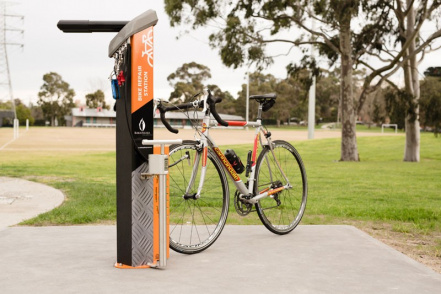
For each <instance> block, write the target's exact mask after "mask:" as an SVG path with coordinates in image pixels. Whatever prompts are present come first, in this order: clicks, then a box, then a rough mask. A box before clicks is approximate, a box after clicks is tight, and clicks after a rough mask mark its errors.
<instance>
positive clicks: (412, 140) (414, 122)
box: [403, 0, 420, 162]
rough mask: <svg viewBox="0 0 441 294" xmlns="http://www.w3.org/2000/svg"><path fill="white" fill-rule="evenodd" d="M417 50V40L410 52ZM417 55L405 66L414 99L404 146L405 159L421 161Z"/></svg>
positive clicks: (411, 17)
mask: <svg viewBox="0 0 441 294" xmlns="http://www.w3.org/2000/svg"><path fill="white" fill-rule="evenodd" d="M407 5H408V7H409V5H413V1H412V0H407ZM414 26H415V9H414V8H411V9H410V11H409V14H408V16H407V32H406V33H407V36H410V35H412V34H413V32H414ZM414 51H415V40H413V41H412V43H411V44H410V46H409V49H408V54H409V55H410V54H412V53H413V52H414ZM416 59H417V57H416V55H413V56H412V57H411V58H410V60H409V62H408V63H407V64H406V65H405V66H404V77H405V87H406V91H407V92H408V93H409V94H411V96H412V99H411V100H410V101H408V109H407V114H406V119H405V128H406V146H405V148H404V159H403V160H404V161H411V162H418V161H420V121H419V106H418V101H419V99H420V80H419V78H418V67H417V66H418V64H417V60H416Z"/></svg>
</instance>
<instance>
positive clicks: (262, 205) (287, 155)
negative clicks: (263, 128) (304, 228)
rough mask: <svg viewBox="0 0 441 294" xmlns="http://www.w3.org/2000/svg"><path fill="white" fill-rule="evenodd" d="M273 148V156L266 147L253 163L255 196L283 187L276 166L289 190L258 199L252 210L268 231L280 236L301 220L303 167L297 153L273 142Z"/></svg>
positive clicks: (304, 186) (304, 188) (304, 189)
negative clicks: (289, 186) (254, 166)
mask: <svg viewBox="0 0 441 294" xmlns="http://www.w3.org/2000/svg"><path fill="white" fill-rule="evenodd" d="M273 146H274V150H273V151H274V156H273V154H272V152H271V150H270V149H269V148H268V147H267V148H265V149H263V150H262V152H261V153H260V155H259V158H258V159H257V163H256V189H255V193H256V194H260V193H264V192H266V191H268V192H270V191H271V190H274V189H277V188H280V187H283V186H285V185H286V184H287V181H286V179H285V177H284V176H283V175H282V173H281V171H280V169H279V167H278V165H277V162H278V163H279V164H280V167H281V169H282V171H283V172H284V173H285V175H286V177H287V178H288V181H289V184H290V185H291V186H292V187H291V188H288V189H283V190H282V191H280V192H277V193H274V194H273V195H271V196H269V197H267V198H263V199H261V200H260V201H259V202H258V203H256V210H257V214H258V215H259V218H260V220H261V221H262V223H263V224H264V225H265V227H266V228H267V229H268V230H270V231H271V232H273V233H275V234H279V235H284V234H287V233H289V232H291V231H292V230H294V229H295V227H296V226H297V225H298V224H299V223H300V220H301V219H302V216H303V213H304V212H305V208H306V198H307V194H308V186H307V180H306V171H305V167H304V166H303V162H302V159H301V158H300V155H299V153H298V152H297V150H296V149H295V148H294V147H293V146H292V145H291V144H289V143H288V142H285V141H280V140H277V141H274V142H273Z"/></svg>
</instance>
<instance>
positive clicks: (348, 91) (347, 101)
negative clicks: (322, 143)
mask: <svg viewBox="0 0 441 294" xmlns="http://www.w3.org/2000/svg"><path fill="white" fill-rule="evenodd" d="M348 16H349V17H344V19H342V21H341V23H340V51H341V90H340V92H341V124H342V130H341V132H342V133H341V158H340V161H359V157H358V148H357V137H356V133H355V119H356V117H355V107H354V97H353V90H352V46H351V18H350V14H349V13H348Z"/></svg>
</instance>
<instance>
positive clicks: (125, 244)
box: [109, 11, 168, 268]
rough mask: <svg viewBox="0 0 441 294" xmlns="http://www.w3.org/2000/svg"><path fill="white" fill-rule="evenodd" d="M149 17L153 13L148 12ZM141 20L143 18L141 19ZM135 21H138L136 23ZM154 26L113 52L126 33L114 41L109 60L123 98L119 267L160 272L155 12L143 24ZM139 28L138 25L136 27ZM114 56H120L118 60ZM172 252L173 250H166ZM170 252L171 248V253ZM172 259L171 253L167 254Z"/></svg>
mask: <svg viewBox="0 0 441 294" xmlns="http://www.w3.org/2000/svg"><path fill="white" fill-rule="evenodd" d="M149 12H150V13H149ZM141 16H142V15H141ZM135 20H136V19H135ZM141 21H142V22H143V25H144V23H147V24H149V26H148V27H147V28H145V29H143V30H142V31H139V32H136V33H135V34H133V35H131V36H130V37H129V38H128V39H127V40H128V41H125V42H123V43H122V44H121V46H119V47H118V50H117V51H116V52H112V51H113V49H111V48H112V46H116V44H118V42H119V40H120V39H123V40H124V39H126V37H127V36H124V35H123V36H122V38H120V34H124V32H123V31H124V29H125V28H126V27H128V26H129V25H130V24H131V23H128V24H127V25H126V26H125V27H124V28H123V29H122V30H121V31H120V33H118V35H117V36H116V37H115V38H114V39H113V40H112V42H114V45H112V42H111V43H110V47H109V51H110V52H109V55H110V54H111V55H112V56H114V57H116V60H117V62H116V68H117V73H116V74H117V76H118V82H119V85H120V99H119V100H117V102H116V113H117V115H116V194H117V262H116V265H115V266H116V267H119V268H139V267H156V266H157V264H158V260H159V245H158V242H159V241H158V239H159V218H158V215H157V207H158V199H157V198H158V196H157V195H156V194H155V193H154V191H157V190H158V188H157V185H158V183H157V181H156V180H155V179H154V178H152V177H150V178H143V177H142V176H141V174H146V173H148V157H149V155H150V154H152V153H153V147H152V146H144V145H142V140H144V139H147V140H152V139H153V115H154V113H153V108H154V105H153V26H154V25H155V24H156V22H157V18H156V13H154V11H148V12H147V14H146V15H145V16H144V17H143V18H142V19H141ZM135 25H136V24H135ZM115 53H116V54H117V55H115ZM167 248H168V246H167ZM167 250H168V249H167ZM167 255H168V254H167Z"/></svg>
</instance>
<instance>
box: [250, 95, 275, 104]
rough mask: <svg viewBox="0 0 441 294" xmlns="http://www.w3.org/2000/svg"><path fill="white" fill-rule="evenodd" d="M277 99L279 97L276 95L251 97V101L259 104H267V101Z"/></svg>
mask: <svg viewBox="0 0 441 294" xmlns="http://www.w3.org/2000/svg"><path fill="white" fill-rule="evenodd" d="M276 98H277V95H276V94H275V93H270V94H263V95H253V96H250V99H254V100H257V102H259V103H262V102H265V101H267V100H274V99H276Z"/></svg>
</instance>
